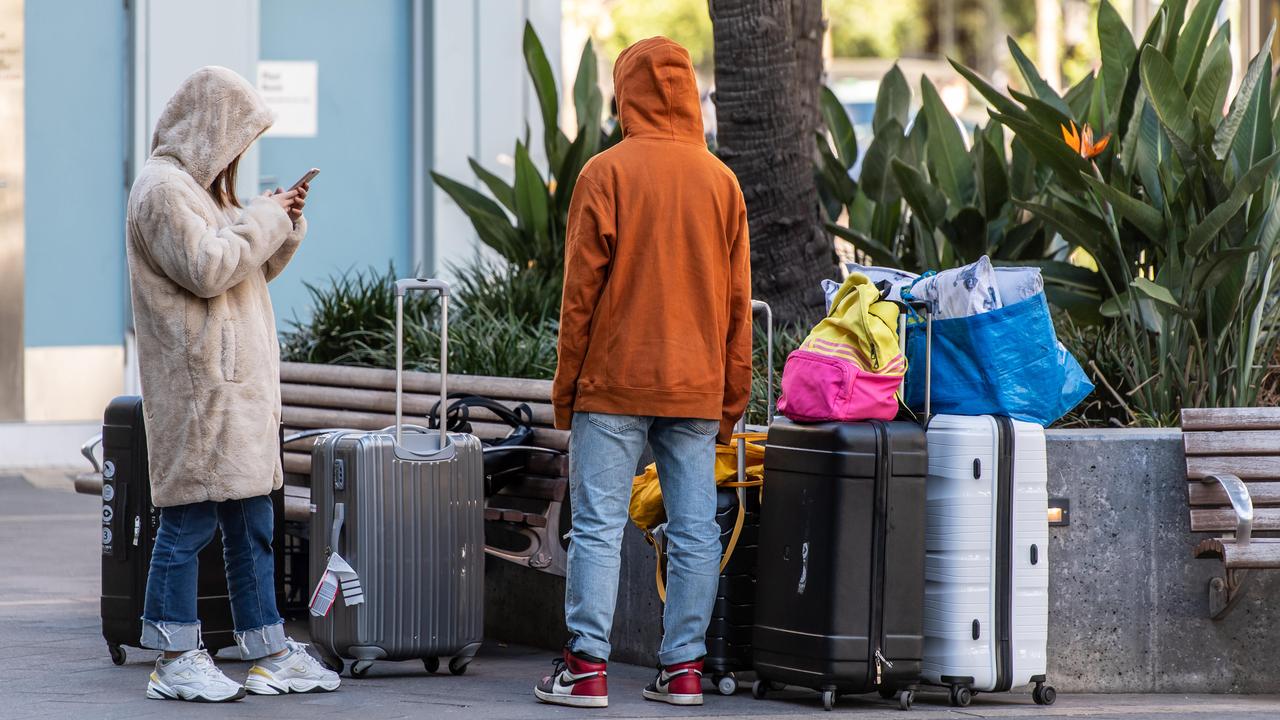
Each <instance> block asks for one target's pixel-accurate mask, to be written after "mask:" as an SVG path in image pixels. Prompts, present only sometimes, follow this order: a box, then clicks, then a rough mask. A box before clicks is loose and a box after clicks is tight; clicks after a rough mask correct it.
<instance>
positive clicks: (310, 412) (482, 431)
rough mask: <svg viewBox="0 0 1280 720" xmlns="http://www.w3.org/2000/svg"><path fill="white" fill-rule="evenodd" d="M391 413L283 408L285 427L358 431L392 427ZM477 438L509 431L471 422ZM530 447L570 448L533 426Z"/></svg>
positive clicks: (559, 433) (558, 434)
mask: <svg viewBox="0 0 1280 720" xmlns="http://www.w3.org/2000/svg"><path fill="white" fill-rule="evenodd" d="M395 421H396V417H395V415H394V414H386V413H371V412H360V411H354V410H330V409H322V408H304V407H296V406H289V407H288V408H285V412H284V424H285V425H286V426H287V427H289V428H327V427H343V428H355V429H357V430H379V429H382V428H384V427H387V426H389V425H394V424H395ZM471 428H472V430H473V431H474V432H475V434H476V436H477V437H480V438H483V439H495V438H500V437H506V435H507V433H509V432H511V428H510V427H509V426H508V425H505V424H497V423H480V422H473V423H471ZM533 444H534V445H537V446H538V447H546V448H552V449H554V450H565V449H568V447H569V432H568V431H567V430H553V429H550V428H541V427H535V428H534V430H533Z"/></svg>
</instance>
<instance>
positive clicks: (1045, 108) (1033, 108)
mask: <svg viewBox="0 0 1280 720" xmlns="http://www.w3.org/2000/svg"><path fill="white" fill-rule="evenodd" d="M1009 95H1011V96H1012V97H1013V99H1014V100H1017V101H1018V102H1020V103H1022V104H1023V105H1025V106H1026V107H1027V112H1028V113H1029V114H1030V115H1031V117H1032V119H1034V120H1035V122H1036V123H1037V124H1039V125H1040V127H1042V128H1046V129H1053V130H1057V129H1059V128H1063V127H1067V126H1068V125H1070V124H1071V123H1072V122H1075V118H1074V117H1073V116H1072V115H1071V114H1069V113H1068V114H1065V115H1064V114H1063V113H1062V112H1061V111H1060V110H1058V108H1056V107H1054V106H1053V105H1050V104H1049V103H1047V102H1045V101H1043V100H1041V99H1040V98H1038V97H1035V96H1034V95H1027V94H1026V93H1020V92H1018V91H1017V90H1012V89H1011V90H1009Z"/></svg>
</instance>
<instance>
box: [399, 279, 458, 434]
mask: <svg viewBox="0 0 1280 720" xmlns="http://www.w3.org/2000/svg"><path fill="white" fill-rule="evenodd" d="M411 290H421V291H424V292H438V293H440V397H442V398H447V397H449V389H448V378H449V283H447V282H445V281H444V280H438V279H434V278H407V279H404V280H397V281H396V283H395V295H396V445H400V444H402V443H401V441H402V440H403V437H404V408H403V405H404V296H405V293H406V292H409V291H411ZM448 441H449V430H448V428H446V427H445V423H440V450H441V451H443V450H444V448H445V445H447V444H448Z"/></svg>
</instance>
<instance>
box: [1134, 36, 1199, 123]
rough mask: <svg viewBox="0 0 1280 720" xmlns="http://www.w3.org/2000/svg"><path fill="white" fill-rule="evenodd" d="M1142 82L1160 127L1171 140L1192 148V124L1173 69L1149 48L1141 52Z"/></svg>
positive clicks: (1185, 97)
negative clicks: (1166, 131)
mask: <svg viewBox="0 0 1280 720" xmlns="http://www.w3.org/2000/svg"><path fill="white" fill-rule="evenodd" d="M1142 82H1143V84H1144V85H1145V86H1146V90H1147V96H1148V98H1150V100H1151V105H1152V106H1153V107H1154V108H1155V111H1156V115H1158V116H1159V117H1160V123H1161V124H1162V125H1164V127H1165V129H1166V130H1168V131H1169V133H1170V135H1172V136H1173V139H1177V140H1180V141H1182V142H1183V143H1184V144H1186V145H1188V146H1191V145H1194V144H1195V143H1196V128H1195V123H1194V122H1193V121H1192V119H1191V113H1190V111H1189V109H1188V107H1187V96H1186V95H1185V94H1184V93H1183V92H1182V84H1181V83H1180V82H1178V77H1177V75H1176V74H1175V73H1174V69H1173V66H1172V65H1170V64H1169V61H1168V60H1166V59H1165V57H1164V55H1161V54H1160V51H1158V50H1156V49H1155V48H1153V47H1148V48H1146V49H1145V50H1143V51H1142Z"/></svg>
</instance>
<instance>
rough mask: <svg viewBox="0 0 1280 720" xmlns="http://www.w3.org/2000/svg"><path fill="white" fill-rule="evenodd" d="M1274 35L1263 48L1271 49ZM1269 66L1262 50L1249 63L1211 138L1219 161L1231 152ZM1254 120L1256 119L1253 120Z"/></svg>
mask: <svg viewBox="0 0 1280 720" xmlns="http://www.w3.org/2000/svg"><path fill="white" fill-rule="evenodd" d="M1274 34H1275V28H1274V27H1273V28H1272V29H1271V32H1270V33H1268V35H1267V42H1266V43H1265V44H1264V45H1262V47H1264V48H1270V47H1271V38H1272V36H1273V35H1274ZM1270 64H1271V51H1270V50H1269V49H1267V50H1264V51H1262V52H1260V53H1258V54H1257V55H1255V56H1254V57H1253V60H1251V61H1249V69H1248V70H1247V71H1246V72H1245V74H1244V79H1243V80H1241V81H1240V88H1239V89H1238V90H1236V96H1235V98H1234V99H1233V100H1232V101H1231V110H1230V112H1228V113H1227V117H1226V118H1225V119H1224V120H1223V121H1222V122H1221V123H1220V124H1219V125H1218V130H1217V132H1216V133H1214V136H1213V153H1214V155H1216V156H1217V158H1218V159H1219V160H1225V159H1226V157H1227V153H1228V152H1230V151H1231V148H1232V145H1233V144H1234V143H1235V140H1236V135H1237V134H1238V133H1239V132H1240V130H1241V128H1244V127H1246V125H1247V124H1248V121H1249V120H1250V118H1249V117H1248V116H1249V106H1250V104H1251V103H1252V102H1253V99H1254V96H1255V94H1256V93H1255V90H1256V89H1257V85H1258V82H1259V81H1260V80H1261V79H1262V74H1263V72H1264V70H1265V69H1266V66H1268V65H1270ZM1253 119H1254V120H1256V117H1254V118H1253ZM1246 132H1253V127H1248V128H1247V129H1246Z"/></svg>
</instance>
